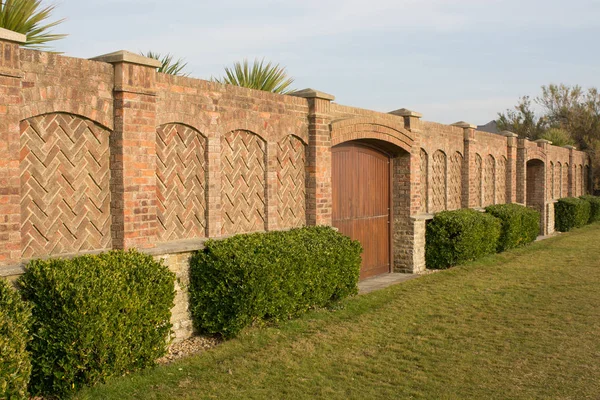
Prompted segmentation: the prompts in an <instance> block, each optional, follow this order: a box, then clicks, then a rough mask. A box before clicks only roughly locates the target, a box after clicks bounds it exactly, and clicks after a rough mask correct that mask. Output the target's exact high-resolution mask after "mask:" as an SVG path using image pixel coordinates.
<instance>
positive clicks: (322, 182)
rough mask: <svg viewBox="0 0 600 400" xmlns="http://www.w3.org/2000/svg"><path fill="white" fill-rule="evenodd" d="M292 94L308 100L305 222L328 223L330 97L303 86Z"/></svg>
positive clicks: (330, 201) (329, 220) (331, 99)
mask: <svg viewBox="0 0 600 400" xmlns="http://www.w3.org/2000/svg"><path fill="white" fill-rule="evenodd" d="M292 95H293V96H298V97H304V98H305V99H307V100H308V160H307V163H306V172H307V181H308V187H307V188H306V189H307V190H306V223H307V225H331V213H332V199H331V132H330V130H329V126H330V124H331V119H332V118H331V115H330V111H329V110H330V106H331V101H333V100H334V99H335V97H334V96H332V95H330V94H327V93H323V92H319V91H317V90H314V89H303V90H300V91H298V92H294V93H292Z"/></svg>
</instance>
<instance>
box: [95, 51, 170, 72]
mask: <svg viewBox="0 0 600 400" xmlns="http://www.w3.org/2000/svg"><path fill="white" fill-rule="evenodd" d="M90 60H92V61H101V62H105V63H109V64H115V63H121V62H124V63H130V64H138V65H144V66H146V67H152V68H158V67H160V66H162V63H161V62H160V61H159V60H155V59H154V58H149V57H144V56H142V55H139V54H136V53H132V52H130V51H127V50H119V51H115V52H114V53H108V54H103V55H101V56H98V57H93V58H90Z"/></svg>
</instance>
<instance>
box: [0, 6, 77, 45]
mask: <svg viewBox="0 0 600 400" xmlns="http://www.w3.org/2000/svg"><path fill="white" fill-rule="evenodd" d="M41 3H42V0H4V1H2V2H0V27H1V28H4V29H8V30H11V31H14V32H18V33H22V34H24V35H27V42H26V43H25V44H24V46H26V47H29V48H33V49H37V50H49V49H50V47H49V46H47V45H46V43H48V42H52V41H55V40H59V39H62V38H64V37H66V36H67V35H64V34H55V33H50V30H51V29H52V28H53V27H55V26H57V25H59V24H61V23H62V22H63V21H64V19H60V20H58V21H54V22H48V19H49V18H50V16H51V14H52V12H53V11H54V9H55V7H56V6H54V5H50V6H47V7H42V4H41Z"/></svg>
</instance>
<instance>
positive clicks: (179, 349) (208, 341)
mask: <svg viewBox="0 0 600 400" xmlns="http://www.w3.org/2000/svg"><path fill="white" fill-rule="evenodd" d="M222 341H223V340H222V339H220V338H217V337H212V336H194V337H191V338H189V339H186V340H183V341H181V342H177V343H173V344H172V345H171V346H170V347H169V350H168V352H167V354H166V355H165V356H164V357H161V358H159V359H158V360H157V362H158V363H159V364H169V363H171V362H173V361H175V360H178V359H180V358H183V357H187V356H191V355H192V354H198V353H202V352H203V351H206V350H208V349H212V348H213V347H215V346H218V345H219V344H220V343H221V342H222Z"/></svg>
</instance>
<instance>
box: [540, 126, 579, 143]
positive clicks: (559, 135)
mask: <svg viewBox="0 0 600 400" xmlns="http://www.w3.org/2000/svg"><path fill="white" fill-rule="evenodd" d="M541 138H542V139H546V140H549V141H551V142H552V144H553V145H554V146H566V145H570V146H574V145H575V141H574V140H573V138H572V137H571V135H570V134H569V132H567V131H566V130H564V129H562V128H550V129H548V130H547V131H546V132H544V133H543V134H542V136H541Z"/></svg>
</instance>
